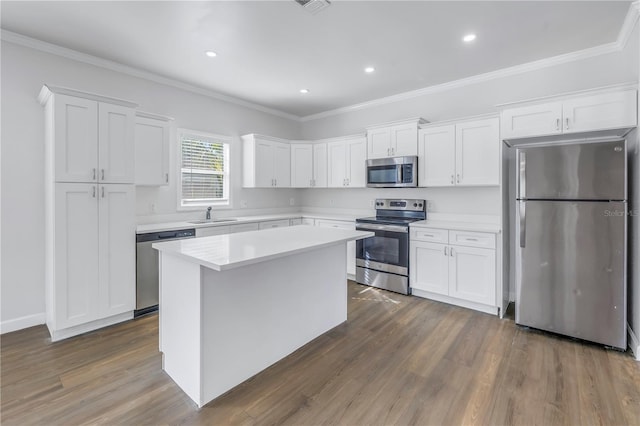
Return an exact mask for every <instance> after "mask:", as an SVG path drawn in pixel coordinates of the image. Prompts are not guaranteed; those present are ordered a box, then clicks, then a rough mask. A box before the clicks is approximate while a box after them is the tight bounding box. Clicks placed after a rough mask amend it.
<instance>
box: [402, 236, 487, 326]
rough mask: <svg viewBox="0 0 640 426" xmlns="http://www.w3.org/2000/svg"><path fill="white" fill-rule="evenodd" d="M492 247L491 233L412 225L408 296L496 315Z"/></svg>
mask: <svg viewBox="0 0 640 426" xmlns="http://www.w3.org/2000/svg"><path fill="white" fill-rule="evenodd" d="M496 247H497V245H496V236H495V234H491V233H486V232H470V231H456V230H446V229H432V228H425V227H413V226H412V227H411V243H410V250H409V256H410V259H409V271H410V272H409V279H410V285H411V289H412V293H413V294H414V295H416V296H420V297H426V298H430V299H434V300H438V301H442V302H447V303H451V304H456V305H460V306H465V307H468V308H472V309H477V310H480V311H483V312H489V313H493V314H496V313H498V311H499V309H498V308H499V304H498V301H497V289H498V279H497V277H498V265H497V262H496V260H497V257H496Z"/></svg>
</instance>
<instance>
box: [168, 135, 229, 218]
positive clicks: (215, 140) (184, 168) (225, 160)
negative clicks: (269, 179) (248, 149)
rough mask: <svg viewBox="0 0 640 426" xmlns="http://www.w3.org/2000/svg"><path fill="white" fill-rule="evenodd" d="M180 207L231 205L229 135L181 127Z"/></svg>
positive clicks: (179, 136)
mask: <svg viewBox="0 0 640 426" xmlns="http://www.w3.org/2000/svg"><path fill="white" fill-rule="evenodd" d="M178 139H179V142H180V158H179V161H180V165H179V167H180V179H179V185H178V200H179V203H180V207H190V206H194V207H195V206H210V205H214V206H215V205H229V142H230V138H228V137H226V136H218V135H210V134H206V133H200V132H195V131H191V130H184V129H181V130H180V131H179V132H178Z"/></svg>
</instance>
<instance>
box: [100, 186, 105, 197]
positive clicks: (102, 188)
mask: <svg viewBox="0 0 640 426" xmlns="http://www.w3.org/2000/svg"><path fill="white" fill-rule="evenodd" d="M100 189H101V190H102V198H104V186H103V187H101V188H100Z"/></svg>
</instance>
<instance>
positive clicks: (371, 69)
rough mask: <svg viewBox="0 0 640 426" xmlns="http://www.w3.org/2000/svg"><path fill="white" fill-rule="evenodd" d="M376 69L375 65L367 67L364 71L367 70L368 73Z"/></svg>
mask: <svg viewBox="0 0 640 426" xmlns="http://www.w3.org/2000/svg"><path fill="white" fill-rule="evenodd" d="M375 70H376V69H375V68H374V67H366V68H365V69H364V72H366V73H367V74H371V73H372V72H374V71H375Z"/></svg>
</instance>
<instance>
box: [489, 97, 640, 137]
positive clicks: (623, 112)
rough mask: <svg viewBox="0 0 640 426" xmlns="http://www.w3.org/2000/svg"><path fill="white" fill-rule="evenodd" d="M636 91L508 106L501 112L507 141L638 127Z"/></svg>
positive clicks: (503, 133) (503, 135)
mask: <svg viewBox="0 0 640 426" xmlns="http://www.w3.org/2000/svg"><path fill="white" fill-rule="evenodd" d="M636 98H637V94H636V90H635V89H625V90H621V89H617V90H609V91H602V90H599V91H597V92H594V93H593V94H590V95H586V94H582V95H574V96H564V97H558V98H555V99H554V100H552V101H546V102H542V103H530V102H529V103H526V104H525V105H522V106H518V105H509V106H506V107H505V108H504V109H503V111H502V117H501V118H502V120H501V123H502V138H503V139H505V140H511V139H518V138H529V137H537V136H551V135H560V134H572V133H580V132H588V131H598V130H612V129H626V128H631V127H635V126H636V124H637V102H636Z"/></svg>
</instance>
